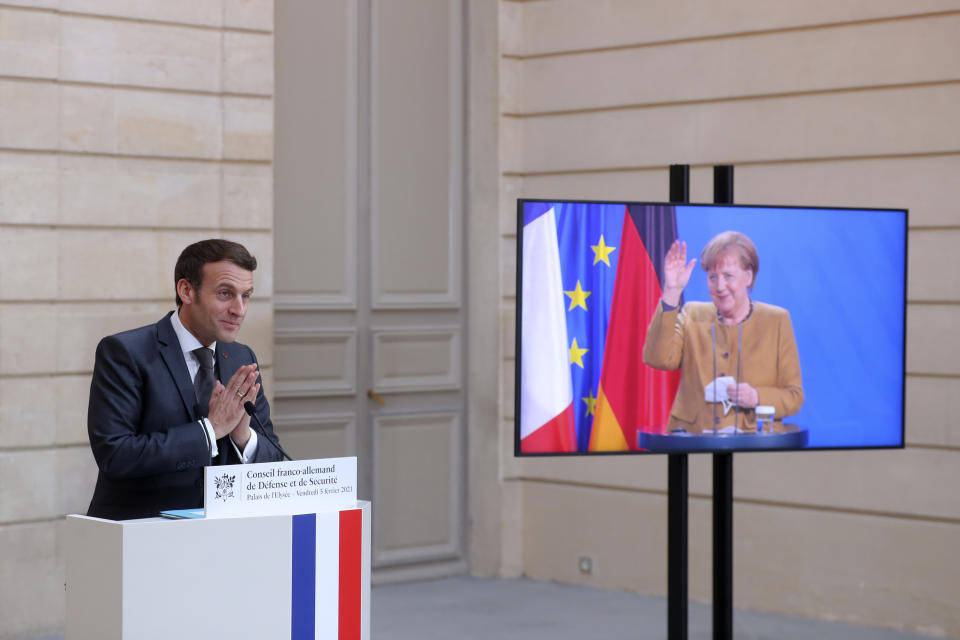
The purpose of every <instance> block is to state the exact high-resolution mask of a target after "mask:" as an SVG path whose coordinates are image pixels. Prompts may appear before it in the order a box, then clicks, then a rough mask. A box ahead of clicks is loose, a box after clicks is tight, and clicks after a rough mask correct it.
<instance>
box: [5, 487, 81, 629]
mask: <svg viewBox="0 0 960 640" xmlns="http://www.w3.org/2000/svg"><path fill="white" fill-rule="evenodd" d="M0 473H2V472H0ZM0 549H3V553H0V620H2V621H3V625H2V627H0V632H2V633H3V634H4V637H5V638H8V637H9V638H22V637H26V638H29V637H31V636H33V637H36V636H39V635H43V636H48V635H49V634H62V633H63V617H64V605H65V599H64V596H63V578H64V572H63V566H62V563H61V562H60V561H59V559H58V557H57V554H56V525H55V524H54V523H52V522H40V523H34V524H23V525H12V526H2V525H0Z"/></svg>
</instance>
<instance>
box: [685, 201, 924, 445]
mask: <svg viewBox="0 0 960 640" xmlns="http://www.w3.org/2000/svg"><path fill="white" fill-rule="evenodd" d="M676 211H677V232H678V236H679V237H680V239H681V240H684V241H686V243H687V252H688V259H689V258H691V257H695V258H697V259H698V261H699V257H700V252H701V251H702V250H703V247H704V246H705V245H706V243H707V242H708V241H709V240H710V238H712V237H713V236H715V235H716V234H718V233H720V232H721V231H726V230H735V231H740V232H742V233H745V234H746V235H748V236H749V237H750V238H751V239H752V240H753V242H754V243H755V244H756V247H757V252H758V254H759V258H760V271H759V273H758V275H757V280H756V284H755V286H754V289H753V299H754V300H757V301H760V302H768V303H771V304H775V305H778V306H780V307H784V308H785V309H787V310H788V311H789V312H790V316H791V319H792V320H793V328H794V332H795V334H796V340H797V350H798V352H799V355H800V366H801V369H802V373H803V391H804V396H805V399H804V403H803V408H802V409H801V410H800V413H798V414H797V415H796V416H795V417H793V418H790V419H788V420H787V422H795V423H797V424H799V425H801V426H803V427H806V428H808V429H809V433H810V441H809V444H808V446H811V447H863V446H897V445H901V444H902V442H901V438H902V411H903V406H902V389H903V370H902V358H903V333H902V318H903V312H904V311H903V310H904V303H905V300H904V273H903V264H904V259H905V256H904V253H905V241H904V240H905V239H904V223H903V213H902V212H899V211H854V210H820V209H779V208H759V207H758V208H736V207H730V208H728V207H697V206H677V209H676ZM684 298H685V299H686V300H709V299H710V295H709V293H708V291H707V283H706V277H705V273H704V271H703V270H702V269H701V267H700V264H699V262H698V264H697V267H696V270H695V271H694V274H693V276H692V277H691V278H690V282H689V284H688V285H687V288H686V290H685V291H684ZM747 382H749V381H747Z"/></svg>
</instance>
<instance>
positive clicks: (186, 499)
mask: <svg viewBox="0 0 960 640" xmlns="http://www.w3.org/2000/svg"><path fill="white" fill-rule="evenodd" d="M256 268H257V261H256V258H254V257H253V256H251V255H250V253H249V252H248V251H247V250H246V249H245V248H244V247H243V246H242V245H239V244H237V243H235V242H230V241H228V240H219V239H215V240H204V241H202V242H197V243H195V244H192V245H190V246H189V247H187V248H186V249H184V250H183V252H182V253H181V254H180V258H179V259H178V260H177V265H176V268H175V269H174V281H175V283H176V294H177V296H176V299H177V310H176V311H173V312H171V313H169V314H167V315H166V316H165V317H164V318H162V319H161V320H160V321H159V322H157V323H156V324H153V325H148V326H145V327H140V328H139V329H133V330H130V331H125V332H123V333H118V334H116V335H112V336H107V337H106V338H104V339H103V340H101V341H100V344H99V345H98V346H97V356H96V364H95V365H94V370H93V381H92V382H91V385H90V404H89V409H88V414H87V430H88V432H89V435H90V447H91V448H92V449H93V455H94V458H96V460H97V465H98V466H99V468H100V472H99V475H98V477H97V486H96V489H95V490H94V493H93V499H92V500H91V502H90V508H89V511H88V515H91V516H96V517H101V518H110V519H114V520H125V519H129V518H144V517H149V516H155V515H157V514H158V513H159V512H160V511H162V510H165V509H188V508H195V507H196V508H198V507H201V506H203V468H204V467H205V466H207V465H211V464H213V465H219V464H238V463H244V462H267V461H271V460H279V459H280V453H279V451H278V449H277V447H275V446H273V442H272V441H271V442H264V438H269V439H272V440H275V438H276V436H275V435H274V434H273V425H272V423H271V422H270V406H269V405H268V403H267V399H266V397H264V394H263V390H262V389H261V388H260V386H261V379H260V373H259V371H258V368H257V360H256V357H255V356H254V354H253V351H252V350H251V349H250V348H249V347H247V346H246V345H242V344H239V343H237V342H234V340H235V338H236V335H237V332H238V331H239V329H240V325H241V324H242V323H243V319H244V316H246V313H247V302H248V300H249V298H250V296H251V294H252V293H253V271H254V269H256ZM251 400H252V401H253V402H254V407H255V413H256V415H257V417H258V418H260V422H261V423H262V424H263V427H264V433H262V434H260V435H259V436H258V434H257V433H256V431H254V430H252V429H251V428H250V416H249V415H247V413H246V411H245V410H244V408H243V405H244V403H245V402H247V401H251Z"/></svg>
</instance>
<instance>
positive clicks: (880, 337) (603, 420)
mask: <svg viewBox="0 0 960 640" xmlns="http://www.w3.org/2000/svg"><path fill="white" fill-rule="evenodd" d="M726 232H734V233H726ZM517 233H518V240H517V317H516V389H515V402H516V406H515V453H516V455H594V454H610V453H630V454H637V453H679V452H718V451H752V450H758V449H760V450H792V449H844V448H857V449H866V448H900V447H903V445H904V377H905V376H904V373H905V370H904V367H905V326H906V325H905V315H906V312H905V310H906V264H907V211H906V210H902V209H849V208H823V207H818V208H814V207H787V206H753V205H751V206H745V205H700V204H691V205H686V204H684V205H680V204H676V205H675V204H665V203H643V202H586V201H569V200H520V201H518V204H517ZM744 238H746V241H744V240H743V239H744ZM675 241H679V242H681V243H683V244H682V245H681V246H682V247H685V249H686V260H685V263H683V264H684V266H686V265H689V263H690V261H691V260H694V259H695V260H696V261H697V262H696V264H695V265H694V266H693V271H692V272H691V274H690V276H689V280H688V281H687V283H686V286H685V287H684V288H683V293H682V298H681V299H680V300H679V301H678V304H677V305H675V306H671V305H667V304H664V301H663V300H661V297H662V295H663V287H664V285H665V281H664V278H665V276H667V275H668V274H666V273H665V266H664V261H665V257H666V256H667V254H668V252H669V251H670V249H671V247H672V246H674V242H675ZM711 243H712V244H711ZM708 244H711V247H712V253H711V254H710V255H707V256H703V255H701V254H702V253H703V252H704V249H705V247H707V246H708ZM718 247H719V249H718ZM750 247H752V248H753V252H752V253H751V249H750ZM711 256H712V257H711ZM675 257H676V254H675ZM704 257H706V258H707V261H708V262H709V263H710V266H711V268H710V269H709V270H705V269H703V268H702V264H701V262H702V259H703V258H704ZM676 262H677V260H674V264H676ZM753 263H756V264H753ZM754 267H755V268H756V272H755V274H754V272H753V270H754ZM738 269H739V270H738ZM673 273H676V270H675V268H674V270H673ZM745 273H746V275H744V274H745ZM738 278H739V279H738ZM675 285H676V281H675V280H674V281H673V286H671V287H669V288H670V289H671V290H673V291H676V286H675ZM744 299H745V300H746V303H745V304H746V305H747V306H743V304H741V305H740V306H739V307H737V306H735V304H736V303H737V301H738V300H739V301H741V302H742V301H743V300H744ZM739 308H742V309H744V310H745V313H746V317H745V318H741V317H740V316H736V315H734V317H732V318H731V317H723V314H722V313H721V311H724V312H728V311H729V310H730V309H739ZM730 313H732V312H730ZM741 315H742V314H741ZM655 316H657V317H656V318H655Z"/></svg>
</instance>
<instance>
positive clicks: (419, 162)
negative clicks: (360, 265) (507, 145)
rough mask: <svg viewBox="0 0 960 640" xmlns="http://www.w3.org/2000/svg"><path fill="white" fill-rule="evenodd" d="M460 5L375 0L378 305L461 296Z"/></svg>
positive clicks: (432, 302)
mask: <svg viewBox="0 0 960 640" xmlns="http://www.w3.org/2000/svg"><path fill="white" fill-rule="evenodd" d="M459 23H460V15H459V4H456V3H447V2H437V1H436V0H416V1H410V2H404V3H397V2H384V1H382V0H377V1H375V2H374V3H373V36H372V37H373V41H374V45H373V90H372V93H373V97H372V102H373V105H374V106H373V115H372V120H373V122H372V126H371V137H372V146H373V167H372V177H371V181H372V186H371V191H372V199H373V202H372V211H371V218H372V225H373V247H372V249H371V255H372V267H371V268H372V277H373V306H374V307H375V308H380V307H390V306H401V307H402V306H415V307H424V306H428V307H429V306H457V305H458V304H459V303H460V298H461V293H460V287H461V266H460V264H461V251H460V250H459V247H460V243H461V237H460V218H461V215H462V212H461V202H460V200H461V190H460V184H461V175H460V167H461V162H460V160H459V158H460V153H461V151H460V146H461V142H460V137H461V135H462V134H461V132H460V126H461V122H460V119H461V118H460V111H459V108H460V99H461V82H462V72H461V69H460V66H459V60H460V55H459V54H458V52H457V51H456V50H455V46H457V45H459V44H460V43H461V42H462V40H461V38H460V37H459V28H460V27H459Z"/></svg>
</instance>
